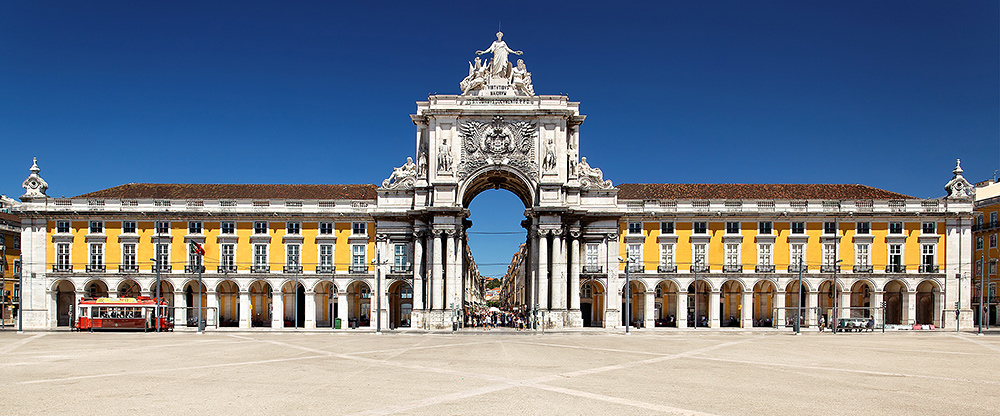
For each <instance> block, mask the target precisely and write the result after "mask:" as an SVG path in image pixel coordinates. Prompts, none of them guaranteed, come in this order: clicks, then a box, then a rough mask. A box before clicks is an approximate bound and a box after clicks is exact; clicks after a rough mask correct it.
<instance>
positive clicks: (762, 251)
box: [757, 244, 774, 266]
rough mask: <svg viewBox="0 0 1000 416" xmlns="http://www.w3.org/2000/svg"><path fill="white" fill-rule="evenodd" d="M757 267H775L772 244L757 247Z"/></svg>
mask: <svg viewBox="0 0 1000 416" xmlns="http://www.w3.org/2000/svg"><path fill="white" fill-rule="evenodd" d="M757 265H759V266H773V265H774V256H773V255H772V254H771V245H770V244H758V245H757Z"/></svg>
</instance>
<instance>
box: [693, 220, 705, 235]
mask: <svg viewBox="0 0 1000 416" xmlns="http://www.w3.org/2000/svg"><path fill="white" fill-rule="evenodd" d="M694 233H695V234H708V223H707V222H696V223H694Z"/></svg>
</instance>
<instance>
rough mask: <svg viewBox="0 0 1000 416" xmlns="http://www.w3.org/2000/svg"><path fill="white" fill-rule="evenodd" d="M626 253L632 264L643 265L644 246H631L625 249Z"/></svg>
mask: <svg viewBox="0 0 1000 416" xmlns="http://www.w3.org/2000/svg"><path fill="white" fill-rule="evenodd" d="M625 253H626V255H627V256H628V258H629V260H630V261H631V262H632V264H641V263H642V244H629V245H628V246H626V247H625Z"/></svg>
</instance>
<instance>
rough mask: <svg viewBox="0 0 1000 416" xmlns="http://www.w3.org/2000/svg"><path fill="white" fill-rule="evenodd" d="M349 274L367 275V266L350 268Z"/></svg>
mask: <svg viewBox="0 0 1000 416" xmlns="http://www.w3.org/2000/svg"><path fill="white" fill-rule="evenodd" d="M349 272H351V273H354V274H362V273H368V266H366V265H355V266H351V269H350V270H349Z"/></svg>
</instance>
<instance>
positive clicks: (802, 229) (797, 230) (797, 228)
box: [792, 222, 806, 234]
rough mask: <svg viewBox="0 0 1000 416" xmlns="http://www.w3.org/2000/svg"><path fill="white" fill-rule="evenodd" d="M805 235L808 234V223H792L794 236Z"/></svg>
mask: <svg viewBox="0 0 1000 416" xmlns="http://www.w3.org/2000/svg"><path fill="white" fill-rule="evenodd" d="M805 233H806V223H804V222H793V223H792V234H805Z"/></svg>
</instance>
